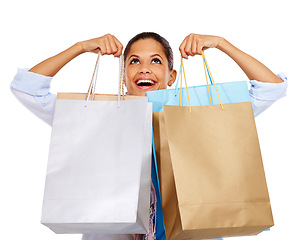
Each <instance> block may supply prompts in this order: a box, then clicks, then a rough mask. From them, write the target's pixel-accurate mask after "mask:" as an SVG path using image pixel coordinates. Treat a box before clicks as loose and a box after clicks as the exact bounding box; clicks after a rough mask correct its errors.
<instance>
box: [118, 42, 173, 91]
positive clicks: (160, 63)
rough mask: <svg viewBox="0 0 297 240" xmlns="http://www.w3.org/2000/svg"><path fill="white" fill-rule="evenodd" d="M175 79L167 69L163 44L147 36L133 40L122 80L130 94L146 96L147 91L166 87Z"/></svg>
mask: <svg viewBox="0 0 297 240" xmlns="http://www.w3.org/2000/svg"><path fill="white" fill-rule="evenodd" d="M175 79H176V71H175V70H172V71H170V70H169V67H168V60H167V57H166V55H165V53H164V50H163V46H162V45H161V44H160V43H159V42H157V41H156V40H154V39H151V38H147V39H141V40H138V41H136V42H134V43H133V44H132V46H131V49H130V51H129V53H128V54H127V58H126V61H125V77H124V82H125V84H126V87H127V89H128V93H129V94H130V95H137V96H146V92H147V91H153V90H159V89H166V88H167V86H171V85H172V84H173V83H174V81H175Z"/></svg>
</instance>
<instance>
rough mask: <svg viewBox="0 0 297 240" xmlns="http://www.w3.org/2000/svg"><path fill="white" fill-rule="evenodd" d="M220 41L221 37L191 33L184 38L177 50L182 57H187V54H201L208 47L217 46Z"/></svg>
mask: <svg viewBox="0 0 297 240" xmlns="http://www.w3.org/2000/svg"><path fill="white" fill-rule="evenodd" d="M221 41H222V38H221V37H217V36H210V35H199V34H194V33H192V34H190V35H188V36H187V37H186V38H185V39H184V41H183V42H182V44H181V45H180V47H179V51H180V53H181V56H182V57H183V58H186V59H188V56H195V55H197V54H198V55H201V54H202V51H203V50H206V49H208V48H217V47H218V46H219V44H220V42H221Z"/></svg>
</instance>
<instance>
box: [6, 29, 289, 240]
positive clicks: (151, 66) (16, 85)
mask: <svg viewBox="0 0 297 240" xmlns="http://www.w3.org/2000/svg"><path fill="white" fill-rule="evenodd" d="M208 48H217V49H219V50H221V51H222V52H224V53H226V54H227V55H228V56H229V57H231V58H232V59H233V60H234V61H235V62H236V63H237V64H238V65H239V67H240V68H241V69H242V70H243V71H244V73H245V74H246V75H247V77H248V78H249V79H250V80H251V90H250V96H251V102H252V105H253V110H254V114H255V116H256V115H258V114H259V113H261V112H263V111H264V110H265V109H266V108H268V107H269V106H270V105H271V104H272V103H273V102H275V101H276V100H278V99H279V98H281V97H283V96H285V93H286V88H287V82H286V78H285V76H283V75H278V76H277V75H275V74H273V73H272V72H271V71H270V70H269V69H268V68H267V67H265V66H264V65H263V64H262V63H260V62H259V61H257V60H256V59H254V58H253V57H251V56H249V55H248V54H246V53H244V52H242V51H240V50H239V49H237V48H236V47H234V46H233V45H232V44H231V43H229V42H228V41H227V40H225V39H224V38H221V37H217V36H207V35H198V34H190V35H188V36H187V37H186V38H185V39H184V41H183V42H182V44H181V45H180V48H179V50H180V52H181V56H182V57H183V58H188V57H189V56H194V55H200V54H201V53H202V50H206V49H208ZM122 50H123V45H122V44H121V43H120V41H119V40H118V39H117V38H116V37H114V36H112V35H110V34H107V35H104V36H102V37H99V38H95V39H90V40H87V41H83V42H78V43H76V44H74V45H73V46H71V47H70V48H68V49H66V50H65V51H63V52H61V53H59V54H58V55H56V56H53V57H51V58H49V59H46V60H45V61H43V62H41V63H39V64H37V65H36V66H34V67H33V68H31V69H30V70H27V69H21V70H19V71H18V73H17V75H16V76H15V78H14V80H13V82H12V84H11V89H12V91H13V93H14V94H15V95H16V97H17V98H19V99H20V100H21V102H22V103H23V104H24V105H26V106H27V107H28V108H29V109H30V110H31V111H32V112H33V113H35V114H36V115H37V116H38V117H40V118H41V119H43V120H44V121H46V122H47V123H48V124H50V125H51V124H52V120H53V112H54V106H55V99H56V96H55V95H53V94H51V93H50V92H49V88H50V81H51V79H52V77H53V76H54V75H55V74H56V73H57V72H58V71H59V70H60V69H61V68H62V67H63V66H64V65H65V64H67V63H68V62H69V61H71V60H72V59H73V58H75V57H77V56H78V55H80V54H82V53H85V52H94V53H98V52H99V51H101V54H102V55H105V54H107V55H110V54H112V55H114V56H115V57H119V56H120V55H121V54H122ZM124 61H125V73H124V82H125V85H126V87H127V90H128V93H129V94H131V95H139V96H145V94H146V92H147V91H152V90H159V89H166V88H167V86H171V85H172V84H173V83H174V82H175V80H176V75H177V73H176V71H175V70H174V69H173V53H172V50H171V47H170V45H169V43H168V42H167V40H165V39H164V38H163V37H161V36H160V35H158V34H156V33H141V34H138V35H136V36H135V37H134V38H132V39H131V40H130V41H129V43H128V44H127V46H126V49H125V51H124ZM152 180H153V183H154V185H155V184H156V179H152ZM160 202H161V201H160V196H159V194H158V192H157V204H158V203H159V204H160ZM158 209H159V210H158ZM160 209H161V207H160V206H159V205H158V206H157V223H156V234H155V236H156V238H157V239H158V240H159V239H164V237H165V232H164V228H163V222H162V211H160ZM133 238H134V236H132V235H116V236H114V235H99V234H97V235H96V234H91V235H84V236H83V239H84V240H95V239H96V240H97V239H133Z"/></svg>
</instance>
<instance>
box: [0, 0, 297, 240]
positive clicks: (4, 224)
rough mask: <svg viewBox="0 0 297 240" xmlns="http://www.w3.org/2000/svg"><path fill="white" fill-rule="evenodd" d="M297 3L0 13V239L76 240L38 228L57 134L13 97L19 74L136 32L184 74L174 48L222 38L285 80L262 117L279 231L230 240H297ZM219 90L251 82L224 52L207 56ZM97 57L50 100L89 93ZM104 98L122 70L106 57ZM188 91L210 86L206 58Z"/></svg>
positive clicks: (194, 64)
mask: <svg viewBox="0 0 297 240" xmlns="http://www.w3.org/2000/svg"><path fill="white" fill-rule="evenodd" d="M295 8H296V6H295V3H294V1H291V0H282V1H275V0H270V1H266V0H263V1H261V0H250V1H236V0H229V1H228V0H225V1H219V0H217V1H211V0H209V1H199V0H196V1H193V0H191V1H187V0H184V1H160V0H159V1H156V0H150V1H139V0H138V1H128V0H127V1H115V0H114V1H91V0H85V1H76V0H72V1H68V0H65V1H63V0H59V1H58V0H52V1H40V0H39V1H37V0H26V1H21V0H11V1H2V2H1V4H0V20H1V21H0V24H1V30H0V31H1V37H0V42H1V44H0V47H1V52H0V61H1V62H0V63H1V65H0V67H1V81H0V86H1V89H2V91H1V92H2V94H1V100H0V104H1V118H0V119H1V124H0V128H1V135H0V136H1V151H0V154H1V157H0V190H1V198H0V214H1V217H0V226H1V233H0V234H1V235H2V236H1V239H5V240H10V239H43V240H49V239H50V240H70V239H72V240H75V239H80V235H56V234H54V233H53V232H51V231H50V230H49V229H47V228H46V227H45V226H43V225H41V224H40V216H41V206H42V198H43V187H44V181H45V172H46V165H47V155H48V149H49V142H50V135H51V128H50V127H49V126H47V125H46V124H45V123H43V122H42V121H41V120H39V119H38V118H36V117H35V116H34V115H33V114H31V113H30V112H29V111H28V110H27V109H25V108H24V107H23V106H22V105H21V104H20V103H19V102H18V101H17V100H16V99H15V98H14V96H13V95H12V94H11V92H10V87H9V86H10V83H11V81H12V79H13V77H14V75H15V74H16V71H17V68H18V67H19V68H24V67H27V68H30V67H32V66H34V65H35V64H37V63H39V62H40V61H42V60H44V59H46V58H48V57H50V56H52V55H55V54H57V53H59V52H61V51H63V50H65V49H66V48H68V47H70V46H71V45H72V44H74V43H76V42H78V41H82V40H86V39H89V38H95V37H99V36H102V35H104V34H106V33H111V34H113V35H115V36H116V37H117V38H118V39H119V40H120V41H121V42H122V43H123V44H124V45H126V43H127V42H128V40H129V39H130V38H131V37H133V36H134V35H136V34H137V33H139V32H143V31H154V32H157V33H159V34H161V35H163V36H164V37H165V38H167V39H168V40H169V42H170V43H171V46H172V48H173V50H174V57H175V60H176V61H175V68H176V69H178V67H179V65H178V64H179V61H178V60H179V52H178V47H179V45H180V44H181V42H182V41H183V39H184V38H185V37H186V36H187V35H188V34H190V33H192V32H194V33H199V34H210V35H218V36H222V37H224V38H226V39H227V40H229V41H230V42H231V43H233V44H234V45H235V46H236V47H238V48H239V49H241V50H243V51H245V52H247V53H249V54H250V55H252V56H254V57H255V58H257V59H258V60H259V61H261V62H263V63H264V64H265V65H266V66H267V67H269V68H270V69H271V70H272V71H273V72H275V73H278V72H284V73H285V74H286V75H287V77H288V79H289V88H288V92H287V96H286V97H285V98H283V99H281V100H280V101H278V102H277V103H275V104H274V105H273V106H272V107H271V108H270V109H268V110H267V111H266V112H264V113H263V114H262V115H260V116H259V117H257V118H256V124H257V129H258V135H259V140H260V146H261V150H262V155H263V162H264V167H265V172H266V177H267V183H268V188H269V193H270V198H271V204H272V210H273V214H274V219H275V226H274V227H273V228H272V229H271V231H269V232H264V233H261V234H260V235H258V236H252V237H242V238H233V239H236V240H237V239H244V240H260V239H261V240H268V239H269V240H276V239H277V240H279V239H297V236H296V231H295V228H296V215H297V194H296V193H295V192H296V183H297V174H296V163H295V162H296V160H297V154H296V136H297V128H296V122H297V117H296V109H297V108H296V100H297V99H296V93H294V92H295V88H296V87H297V86H296V77H297V74H296V57H295V56H296V53H297V50H296V42H297V34H296V22H297V17H296V13H295V11H294V9H295ZM206 57H207V59H208V63H209V65H210V68H211V70H212V73H213V77H214V80H215V81H216V82H224V81H237V80H247V77H246V76H245V75H244V73H243V72H242V71H241V70H240V69H239V67H238V66H237V65H236V64H235V63H234V62H233V61H232V60H231V59H229V58H228V57H227V56H225V55H224V54H223V53H221V52H220V51H219V50H216V49H210V50H207V51H206ZM95 61H96V55H95V54H91V53H86V54H83V55H81V56H79V57H77V58H76V59H74V60H73V61H72V62H70V63H69V64H68V65H66V66H65V67H64V68H63V69H62V70H61V71H60V72H59V73H58V74H57V75H56V76H55V78H54V80H53V82H52V92H57V91H68V92H86V91H87V88H88V85H89V82H90V80H91V75H92V72H93V68H94V65H95ZM101 63H102V64H101V68H100V73H99V83H98V90H97V91H98V92H100V93H115V92H116V91H117V79H118V61H117V60H114V58H113V57H111V56H107V57H104V59H103V58H102V61H101ZM185 67H186V73H187V80H188V82H189V85H197V84H204V78H203V77H204V76H203V67H202V62H201V57H199V56H196V57H194V58H190V59H189V60H187V61H186V63H185Z"/></svg>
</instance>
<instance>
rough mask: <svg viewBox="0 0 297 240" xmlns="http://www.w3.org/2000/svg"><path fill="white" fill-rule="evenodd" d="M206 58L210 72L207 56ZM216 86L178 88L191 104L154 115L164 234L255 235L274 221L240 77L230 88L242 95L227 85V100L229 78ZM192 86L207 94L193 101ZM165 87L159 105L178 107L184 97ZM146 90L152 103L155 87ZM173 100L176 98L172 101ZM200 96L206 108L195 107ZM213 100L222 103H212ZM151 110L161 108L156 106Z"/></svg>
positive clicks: (177, 236) (187, 236)
mask: <svg viewBox="0 0 297 240" xmlns="http://www.w3.org/2000/svg"><path fill="white" fill-rule="evenodd" d="M203 59H205V58H203ZM204 63H205V70H206V72H207V74H208V75H209V76H211V74H210V72H209V68H207V65H206V60H204ZM220 85H222V86H223V88H224V91H222V89H221V88H220V87H218V86H217V84H212V85H210V86H207V85H206V86H203V87H201V86H200V87H197V88H199V90H197V88H196V89H195V88H193V90H190V88H189V89H188V90H187V88H186V89H183V90H184V91H185V92H188V93H189V94H179V95H184V96H185V97H186V98H187V97H188V96H190V100H191V101H190V102H191V106H190V107H180V106H170V105H169V104H168V105H166V106H163V108H164V112H155V113H154V121H153V122H154V136H155V137H154V138H155V142H156V152H157V158H158V169H159V178H160V188H161V195H162V205H163V214H164V221H165V229H166V235H167V238H168V239H202V238H203V239H209V238H217V237H229V236H244V235H253V234H258V233H259V232H261V231H263V230H265V229H267V228H269V227H270V226H272V225H273V218H272V213H271V207H270V202H269V196H268V191H267V186H266V180H265V175H264V168H263V165H262V160H261V152H260V148H259V142H258V137H257V132H256V127H255V123H254V117H253V111H252V107H251V103H250V100H249V98H247V96H248V89H247V86H246V83H245V85H244V84H242V83H240V84H239V83H237V82H236V83H235V84H234V85H236V87H235V88H234V86H232V88H233V89H234V90H236V88H238V91H240V92H243V94H240V95H238V94H237V92H238V91H237V92H235V94H234V92H233V91H234V90H232V91H228V94H227V98H225V97H224V94H221V93H222V92H226V91H225V90H226V89H228V88H229V87H228V85H229V86H230V85H232V83H228V84H225V85H224V84H220ZM202 89H203V90H202ZM163 91H164V92H165V91H167V90H163ZM191 91H192V93H193V92H194V93H195V91H196V93H197V92H198V91H200V92H203V93H204V95H205V96H207V95H209V96H207V99H205V98H204V100H205V101H204V100H201V99H202V98H203V94H200V95H199V102H198V101H197V100H195V94H194V97H192V95H193V94H192V95H191ZM168 92H169V91H168ZM170 92H171V93H165V94H164V93H160V94H161V95H163V96H164V95H167V96H169V95H170V96H169V97H168V98H167V100H166V97H165V98H163V100H164V103H166V102H171V103H173V104H171V105H182V104H181V103H182V99H183V98H181V97H180V96H178V94H176V93H175V92H176V91H175V90H170ZM178 92H179V91H178ZM185 92H181V93H185ZM212 92H214V93H215V94H216V92H218V93H219V97H217V99H215V98H214V97H213V95H212V94H211V93H212ZM150 94H151V93H150V92H148V93H147V95H148V97H149V100H150V101H153V102H154V97H156V94H157V93H156V92H155V93H152V96H153V97H151V95H150ZM221 95H222V96H223V97H221ZM197 96H198V94H197ZM238 96H239V97H240V96H244V97H243V98H241V97H240V98H238ZM174 98H176V99H178V100H176V99H175V100H172V99H174ZM203 101H204V103H205V102H206V104H204V105H205V106H195V105H199V103H201V102H203ZM178 102H179V103H178ZM207 102H208V104H212V105H207ZM217 102H218V103H220V104H219V105H217V104H214V103H217ZM154 103H155V102H154ZM202 105H203V104H202ZM221 106H222V107H223V108H224V110H221V109H220V107H221ZM154 109H155V110H161V108H160V105H159V107H158V108H154ZM189 109H190V110H191V112H190V111H189Z"/></svg>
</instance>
